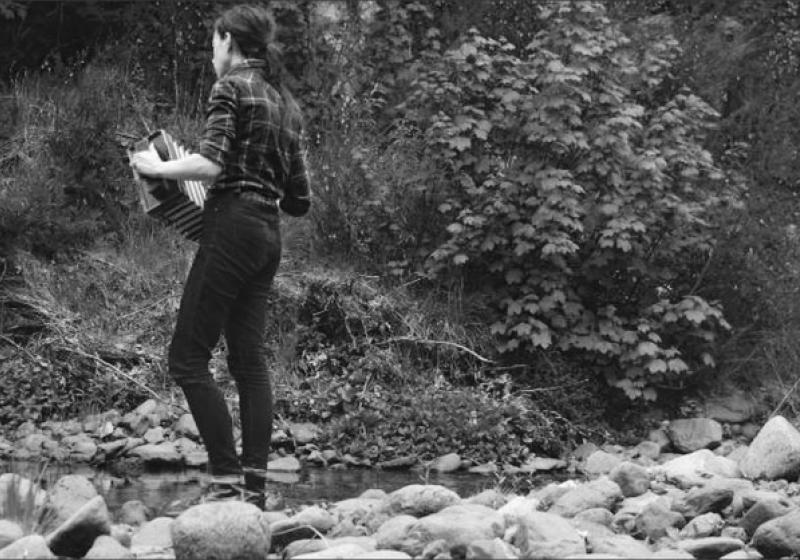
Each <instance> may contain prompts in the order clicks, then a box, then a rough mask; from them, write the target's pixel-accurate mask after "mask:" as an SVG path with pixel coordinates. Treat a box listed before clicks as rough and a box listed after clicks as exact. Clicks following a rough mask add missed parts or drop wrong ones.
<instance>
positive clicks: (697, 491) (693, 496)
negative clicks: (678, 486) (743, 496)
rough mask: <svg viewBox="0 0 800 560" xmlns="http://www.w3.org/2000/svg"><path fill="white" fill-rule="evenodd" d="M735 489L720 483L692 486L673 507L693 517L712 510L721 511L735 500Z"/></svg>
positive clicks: (686, 515)
mask: <svg viewBox="0 0 800 560" xmlns="http://www.w3.org/2000/svg"><path fill="white" fill-rule="evenodd" d="M733 494H734V491H733V489H732V488H726V487H724V486H720V485H711V484H709V485H704V486H698V487H696V488H692V489H691V490H689V491H688V492H687V493H686V494H685V495H684V496H683V497H682V499H679V500H677V501H676V503H674V504H673V506H672V509H674V510H675V511H678V512H680V513H682V514H683V515H684V516H685V517H688V518H692V517H697V516H698V515H702V514H704V513H708V512H710V511H712V512H716V513H719V512H721V511H722V510H723V509H725V508H726V507H728V505H730V503H731V501H733Z"/></svg>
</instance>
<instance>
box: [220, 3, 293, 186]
mask: <svg viewBox="0 0 800 560" xmlns="http://www.w3.org/2000/svg"><path fill="white" fill-rule="evenodd" d="M275 29H276V25H275V18H274V17H273V16H272V13H271V12H270V11H269V10H267V9H266V8H264V7H263V6H255V5H248V4H242V5H239V6H234V7H233V8H229V9H227V10H225V11H224V12H223V13H222V14H221V15H220V16H219V17H218V18H217V19H216V20H215V21H214V31H215V32H216V33H217V34H219V35H220V36H222V35H224V34H225V33H230V34H231V38H232V39H233V41H234V43H236V46H237V47H238V48H239V52H241V53H242V56H244V57H245V58H259V59H261V60H264V61H266V63H267V64H266V67H265V69H264V79H265V80H266V81H267V83H268V84H270V85H271V86H272V87H274V88H275V89H276V90H277V91H278V92H280V96H281V98H282V99H283V104H284V111H283V114H282V116H281V121H282V122H281V124H282V125H284V126H281V129H282V130H286V129H287V128H288V127H287V126H286V125H287V124H290V123H291V124H302V113H301V112H300V106H299V105H298V104H297V101H296V100H295V98H294V96H293V95H292V92H291V91H290V90H289V88H288V87H287V85H286V81H287V77H288V72H287V71H286V68H285V67H284V65H283V61H282V56H281V51H280V48H279V47H278V45H277V44H276V43H275ZM281 147H282V148H284V149H285V146H281ZM287 171H288V170H287Z"/></svg>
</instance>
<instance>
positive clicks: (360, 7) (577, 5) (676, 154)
mask: <svg viewBox="0 0 800 560" xmlns="http://www.w3.org/2000/svg"><path fill="white" fill-rule="evenodd" d="M228 4H229V3H226V2H222V3H220V2H206V1H198V2H189V1H183V0H157V1H154V2H146V3H145V2H118V3H104V2H94V1H89V0H86V1H80V2H55V1H54V2H22V1H18V0H2V1H1V2H0V37H2V38H3V39H2V44H0V47H2V48H0V81H2V88H1V89H0V114H2V115H3V116H2V117H0V119H3V120H2V121H1V122H0V201H2V204H0V260H2V270H3V273H2V276H0V278H2V286H0V289H1V290H2V294H3V296H2V306H3V307H2V319H0V330H2V337H3V338H2V339H0V340H2V347H0V349H1V350H2V352H3V353H4V354H3V355H4V357H5V358H7V359H6V360H5V362H4V365H3V368H4V369H5V374H6V375H11V376H12V377H13V378H14V379H16V380H17V381H15V382H13V383H10V384H8V386H7V388H5V389H3V393H2V399H0V415H2V416H3V419H4V420H6V421H9V422H13V421H14V419H17V418H20V417H21V416H20V415H21V414H23V413H33V414H34V415H35V416H37V417H40V418H47V417H50V416H54V415H68V414H74V413H76V412H78V411H80V409H81V403H83V405H84V406H89V407H91V408H104V407H108V406H121V407H125V406H129V405H130V404H132V403H135V402H137V401H138V400H141V399H142V398H144V397H145V395H146V394H147V393H146V391H145V390H144V389H143V387H150V388H156V389H157V391H159V392H160V393H161V394H162V395H164V396H165V398H178V396H177V393H176V392H175V388H174V386H173V385H172V384H171V382H170V380H169V379H168V376H167V375H166V373H165V371H164V368H163V361H162V358H161V355H162V354H163V348H164V345H165V344H166V341H167V340H168V336H169V330H170V328H171V321H172V320H173V319H174V311H175V305H176V302H177V298H178V297H179V294H180V285H181V282H182V278H183V274H184V273H185V270H186V266H187V264H188V262H189V259H190V257H191V249H192V248H191V246H190V245H189V244H188V243H185V242H183V241H182V240H180V239H177V238H176V236H174V235H172V234H170V233H169V232H168V231H166V230H164V229H163V228H161V227H160V226H159V225H158V224H154V223H152V222H151V221H149V220H147V219H145V217H143V216H141V215H140V214H139V211H138V207H137V201H136V199H135V197H134V195H133V191H132V183H131V179H130V177H129V173H128V170H127V167H126V161H125V157H124V147H123V144H124V142H125V141H129V140H130V139H131V138H138V137H141V136H143V135H144V134H145V133H146V131H147V130H148V129H150V128H154V127H163V128H167V129H169V130H170V132H171V133H173V134H174V135H175V136H176V137H178V138H179V139H181V140H182V141H183V142H185V143H186V144H187V145H188V146H189V147H191V145H192V142H193V141H194V139H195V138H196V137H197V134H198V132H199V130H200V129H201V127H202V115H203V106H204V102H205V97H206V95H207V92H208V90H209V88H210V85H211V83H212V80H213V76H212V74H211V71H210V64H209V60H208V59H209V47H208V43H209V41H210V34H209V29H210V24H211V22H212V21H213V18H214V16H215V14H216V13H218V11H219V10H220V9H222V8H224V7H225V6H226V5H228ZM268 4H269V5H270V6H271V7H272V9H273V10H274V12H275V14H276V17H277V19H278V22H279V24H280V26H281V33H280V34H279V36H278V39H279V41H280V43H281V45H282V47H283V51H284V55H285V62H286V68H287V80H288V83H289V85H290V87H291V88H292V90H293V91H294V92H295V93H296V95H297V97H298V99H299V100H300V101H301V104H302V106H303V108H304V111H305V114H306V119H307V122H306V127H307V133H308V137H309V140H310V153H309V158H310V163H311V167H312V170H313V177H314V185H315V189H314V194H315V201H314V209H313V213H312V215H311V217H310V219H308V220H304V221H295V222H291V223H286V224H285V239H286V244H287V251H286V254H287V259H286V263H285V266H284V269H283V270H284V272H283V273H282V276H281V279H280V281H279V283H278V285H277V290H276V302H277V303H276V304H279V305H280V309H285V310H286V313H285V314H283V316H282V318H281V319H276V321H275V324H273V325H271V327H270V332H269V333H268V338H269V344H270V345H271V348H272V350H273V359H274V364H275V372H276V377H277V379H278V383H277V386H278V388H279V395H278V396H279V404H280V407H282V408H281V414H282V416H285V417H296V418H308V419H312V420H315V421H324V422H328V423H330V424H331V425H332V426H334V428H332V431H331V433H332V434H333V435H332V438H333V439H334V440H335V439H336V438H337V437H338V438H340V439H341V440H336V441H337V445H342V446H345V445H350V444H352V445H355V447H356V448H358V449H359V450H360V451H362V452H364V453H365V454H366V449H367V448H368V447H369V445H368V444H369V442H370V441H373V440H376V438H377V440H379V441H381V442H382V443H381V446H382V447H381V449H379V450H378V451H375V450H373V451H371V452H370V453H372V455H370V457H372V458H373V459H375V458H386V457H388V456H391V455H392V454H393V453H399V452H400V451H403V452H404V451H406V450H407V449H406V448H405V447H402V445H404V444H402V443H401V442H398V441H394V440H392V441H389V440H390V439H391V437H392V434H397V433H404V432H403V430H411V431H412V432H413V431H414V430H416V429H417V428H414V427H410V426H409V422H410V419H409V418H408V417H407V416H408V415H407V412H404V411H408V407H409V402H408V401H407V399H406V400H404V397H403V396H402V395H403V393H404V392H408V391H411V392H412V393H413V391H415V390H418V387H420V386H429V385H431V384H433V386H434V387H435V388H436V391H435V392H434V394H432V395H431V396H430V398H431V399H432V400H431V404H430V408H431V409H432V410H436V409H437V407H436V404H435V403H437V402H444V403H448V405H449V406H450V409H451V410H456V409H457V410H462V409H463V410H467V409H470V410H475V411H480V412H482V413H485V417H486V418H494V416H493V415H494V414H499V415H500V417H502V418H505V419H506V420H507V421H506V422H500V425H502V426H504V428H503V429H504V430H505V432H504V433H506V434H509V435H513V438H517V439H516V440H514V439H513V438H512V439H511V440H509V441H516V442H517V443H516V444H515V445H516V447H514V446H513V445H512V447H514V449H513V450H512V449H508V450H504V451H503V452H505V453H510V454H512V455H514V457H515V460H520V461H521V460H523V459H524V456H525V454H526V453H530V452H535V451H536V450H538V451H539V452H548V453H554V452H556V451H557V450H558V449H557V448H558V447H559V445H560V444H554V443H553V442H567V441H579V440H580V439H581V438H583V437H593V436H597V435H598V432H597V431H596V430H594V429H593V428H592V427H593V426H598V425H603V426H605V425H607V424H605V423H604V422H611V423H612V424H611V425H614V426H625V425H626V423H627V422H628V419H629V416H628V414H630V413H632V412H635V411H637V410H639V411H640V410H641V407H642V406H643V404H642V403H643V401H652V400H657V405H658V407H659V408H660V409H664V410H665V411H666V412H667V413H668V414H669V413H672V412H675V411H676V409H678V408H679V407H680V406H681V404H682V403H683V401H682V400H681V399H685V398H686V397H689V396H694V395H695V394H701V395H702V394H705V393H708V392H711V391H712V390H713V388H714V387H719V386H722V385H725V383H720V381H725V380H728V381H731V382H733V383H734V384H735V385H738V386H740V387H743V388H746V389H748V390H751V391H754V392H759V393H758V394H759V395H760V398H761V400H762V402H763V404H764V405H765V407H766V408H770V409H771V408H772V407H774V406H776V405H780V406H782V407H790V408H792V409H794V407H795V406H796V402H795V399H794V397H793V395H794V385H793V383H794V381H795V380H794V377H795V376H796V373H795V372H796V365H797V364H798V360H797V359H796V354H797V353H796V350H795V349H794V344H793V340H796V335H797V334H798V328H800V323H798V312H797V309H798V307H797V305H796V304H795V303H794V302H795V301H796V295H795V294H796V291H797V288H796V286H797V282H796V280H797V275H798V266H797V262H798V261H797V255H796V251H797V250H796V248H795V247H796V242H797V231H796V226H795V223H796V220H797V211H796V205H795V204H794V201H795V198H796V196H797V173H798V169H797V165H798V164H797V150H796V147H795V146H797V142H796V140H797V138H796V134H797V132H796V130H795V128H794V127H793V126H791V125H792V123H793V122H796V119H795V118H794V117H795V116H796V113H797V103H796V101H795V95H794V91H796V87H797V83H798V82H797V81H798V75H797V70H796V69H797V68H798V65H797V64H796V60H797V56H798V52H800V51H798V49H799V48H800V37H799V36H798V32H797V31H796V28H797V25H796V24H797V23H798V22H797V19H798V3H797V2H796V1H794V0H780V1H771V0H757V1H755V2H752V1H747V2H745V1H743V0H741V1H733V2H730V1H727V2H724V1H714V0H700V1H691V0H668V1H667V0H648V1H641V0H637V1H632V0H608V1H606V2H589V1H580V2H571V1H564V2H530V1H527V0H494V1H489V0H466V1H457V0H433V1H431V2H400V1H393V0H378V1H374V2H365V1H357V0H348V1H342V2H322V1H313V0H299V1H296V2H294V1H280V0H273V1H271V2H268ZM489 15H491V17H488V16H489ZM321 271H322V272H321ZM320 275H322V276H329V279H328V280H327V281H322V280H320V278H319V277H320ZM294 317H296V318H297V319H296V320H295V319H293V318H294ZM213 365H214V368H216V371H218V373H219V375H220V376H221V379H222V380H223V381H225V379H226V377H225V371H224V363H223V361H222V360H219V356H216V357H215V360H214V363H213ZM31 372H32V373H33V374H34V375H31ZM121 373H122V374H126V373H127V374H128V375H129V376H132V377H133V378H134V379H136V380H138V381H139V383H135V384H132V383H131V382H130V379H128V378H125V377H121ZM227 381H228V382H229V381H230V380H227ZM229 388H232V385H229ZM63 392H67V394H68V395H69V398H66V399H61V400H60V401H59V399H58V398H57V395H60V394H61V393H63ZM57 401H58V402H60V403H61V404H59V405H58V406H56V405H54V403H55V402H57ZM87 403H89V404H87ZM281 403H282V404H281ZM232 405H233V406H235V403H232ZM621 405H624V406H621ZM434 416H435V415H434ZM375 418H380V419H381V422H380V423H378V422H375ZM448 418H450V420H448V419H447V418H445V417H441V418H440V417H436V418H433V417H432V418H430V419H428V420H427V421H428V424H426V427H422V428H418V429H419V431H421V433H423V434H426V437H427V436H430V438H432V439H431V440H430V441H433V442H437V441H438V438H440V437H442V434H446V433H448V430H450V429H451V428H448V426H451V424H452V419H453V418H455V417H454V416H452V415H449V416H448ZM459 422H460V421H459ZM466 422H467V425H469V420H466ZM379 425H380V426H381V427H379ZM458 425H463V423H459V424H458ZM534 427H540V428H541V431H539V432H537V431H536V429H534ZM375 430H384V431H383V432H382V433H381V434H377V432H376V431H375ZM337 434H338V435H337ZM365 434H367V435H365ZM376 434H377V435H376ZM437 434H438V435H437ZM531 434H534V435H531ZM378 436H379V437H378ZM470 437H472V436H470ZM470 437H467V435H466V434H464V437H462V438H460V440H459V441H460V443H459V444H458V445H459V446H460V448H461V449H462V451H463V450H469V452H470V454H471V455H472V456H475V457H481V458H487V457H488V456H489V455H491V454H492V453H493V452H492V451H491V450H489V448H490V447H491V445H493V444H492V443H491V442H492V441H495V440H496V439H497V438H496V434H495V435H491V433H490V432H489V431H484V430H479V431H478V433H477V434H475V435H474V437H472V439H470ZM524 438H528V439H527V440H524ZM429 443H430V442H429ZM440 443H441V442H440ZM419 445H420V446H423V447H424V445H423V442H420V443H419ZM426 445H427V444H426ZM430 445H432V446H433V447H430V449H431V450H434V449H437V447H436V445H438V444H430ZM399 448H402V449H400V451H398V449H399ZM526 450H527V451H526ZM494 453H499V451H497V450H495V451H494Z"/></svg>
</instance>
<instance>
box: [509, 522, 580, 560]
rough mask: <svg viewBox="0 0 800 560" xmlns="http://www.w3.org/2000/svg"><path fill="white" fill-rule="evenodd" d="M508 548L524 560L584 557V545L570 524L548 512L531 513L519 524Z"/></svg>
mask: <svg viewBox="0 0 800 560" xmlns="http://www.w3.org/2000/svg"><path fill="white" fill-rule="evenodd" d="M511 544H513V545H514V546H516V547H517V548H518V549H519V550H521V551H523V553H524V554H525V557H526V558H553V557H556V558H561V557H564V556H571V555H574V554H584V553H586V542H585V540H584V538H583V537H582V536H581V534H580V533H579V532H578V531H577V529H575V527H573V526H572V524H570V522H569V521H567V520H566V519H564V518H563V517H561V516H560V515H556V514H554V513H548V512H542V511H539V512H533V513H531V514H529V515H526V516H525V517H523V518H521V519H520V520H519V524H518V525H517V526H516V530H515V531H514V532H513V534H512V535H511Z"/></svg>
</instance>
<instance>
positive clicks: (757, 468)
mask: <svg viewBox="0 0 800 560" xmlns="http://www.w3.org/2000/svg"><path fill="white" fill-rule="evenodd" d="M739 467H740V468H741V470H742V474H744V476H746V477H747V478H752V479H756V478H765V479H768V480H774V479H776V478H786V479H793V478H797V475H798V473H800V432H798V431H797V429H795V427H794V426H792V425H791V424H790V423H789V422H788V421H787V420H786V418H784V417H783V416H774V417H773V418H771V419H770V420H769V421H768V422H767V423H766V424H764V427H762V428H761V430H760V431H759V432H758V435H757V436H756V437H755V439H753V441H752V442H751V443H750V446H749V447H748V448H747V452H746V453H745V455H744V457H743V458H742V460H741V461H740V462H739Z"/></svg>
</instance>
